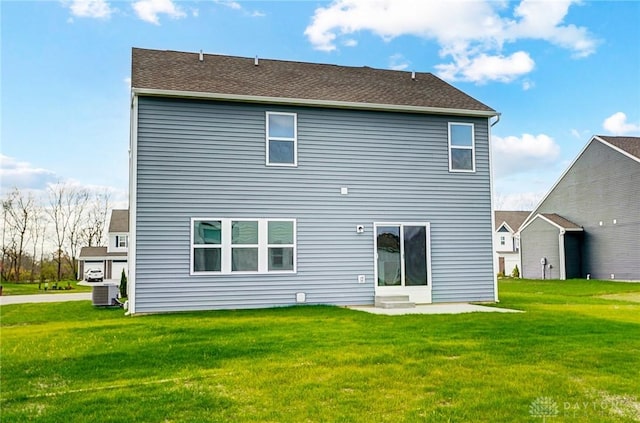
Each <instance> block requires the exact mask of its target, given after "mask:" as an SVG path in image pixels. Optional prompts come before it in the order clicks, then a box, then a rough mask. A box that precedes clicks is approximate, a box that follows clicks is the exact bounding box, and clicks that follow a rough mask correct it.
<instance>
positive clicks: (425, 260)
mask: <svg viewBox="0 0 640 423" xmlns="http://www.w3.org/2000/svg"><path fill="white" fill-rule="evenodd" d="M374 227H375V237H376V238H375V254H376V295H409V296H410V297H412V299H411V300H412V301H415V302H431V283H430V282H429V273H430V271H429V269H430V263H429V255H430V254H429V245H430V242H429V237H430V234H429V229H430V226H429V223H376V224H374Z"/></svg>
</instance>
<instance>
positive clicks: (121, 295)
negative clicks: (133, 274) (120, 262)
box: [120, 269, 127, 298]
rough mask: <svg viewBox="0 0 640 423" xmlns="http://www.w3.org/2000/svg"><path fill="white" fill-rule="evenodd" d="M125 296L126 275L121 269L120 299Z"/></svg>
mask: <svg viewBox="0 0 640 423" xmlns="http://www.w3.org/2000/svg"><path fill="white" fill-rule="evenodd" d="M126 296H127V275H126V274H125V273H124V269H122V274H120V298H124V297H126Z"/></svg>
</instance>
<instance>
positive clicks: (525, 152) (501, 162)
mask: <svg viewBox="0 0 640 423" xmlns="http://www.w3.org/2000/svg"><path fill="white" fill-rule="evenodd" d="M491 141H492V142H491V144H492V146H491V148H492V155H491V161H492V165H493V171H494V174H495V175H496V177H501V176H505V175H513V174H516V173H522V172H528V171H532V170H541V169H544V168H548V167H550V166H552V165H554V164H555V163H556V161H557V160H558V157H559V156H560V146H558V144H557V143H556V142H555V141H554V140H553V138H551V137H549V136H548V135H545V134H540V135H531V134H523V135H522V136H521V137H520V138H518V137H515V136H509V137H505V138H501V137H497V136H494V137H492V140H491Z"/></svg>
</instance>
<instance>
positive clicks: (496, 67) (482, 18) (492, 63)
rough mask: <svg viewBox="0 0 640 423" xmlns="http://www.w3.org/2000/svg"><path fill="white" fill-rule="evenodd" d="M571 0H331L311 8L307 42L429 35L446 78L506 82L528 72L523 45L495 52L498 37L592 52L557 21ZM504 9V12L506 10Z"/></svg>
mask: <svg viewBox="0 0 640 423" xmlns="http://www.w3.org/2000/svg"><path fill="white" fill-rule="evenodd" d="M573 3H575V1H574V0H553V1H543V2H539V1H530V0H523V1H522V2H521V3H520V4H519V5H518V6H517V7H515V8H514V9H510V8H509V7H508V6H509V5H510V3H508V2H496V1H491V0H478V1H447V2H443V1H441V2H436V1H424V0H375V1H374V0H334V1H333V2H332V3H331V4H329V5H328V6H326V7H319V8H317V9H316V10H315V13H314V15H313V17H312V19H311V23H310V24H309V25H308V26H307V28H306V30H305V32H304V33H305V35H306V36H307V38H308V39H309V41H310V42H311V44H313V46H314V47H315V48H316V49H318V50H322V51H327V52H330V51H333V50H335V49H336V48H337V47H336V44H337V43H338V42H339V40H340V39H341V38H344V37H348V36H350V35H352V34H355V33H358V32H361V31H369V32H372V33H374V34H376V35H378V36H379V37H381V38H382V39H384V40H386V41H390V40H392V39H393V38H395V37H398V36H401V35H413V36H416V37H420V38H423V39H432V40H435V41H436V42H437V43H438V44H439V45H440V47H441V49H440V56H441V57H443V58H445V57H450V58H451V59H452V62H450V63H443V64H440V65H438V66H437V69H439V70H440V72H441V76H442V77H444V78H445V79H449V80H464V81H472V82H486V81H489V80H495V81H502V82H510V81H513V80H514V79H517V78H518V77H520V76H522V75H524V74H527V73H529V72H531V71H532V70H533V68H534V61H533V59H532V58H531V56H530V54H529V53H528V52H526V51H517V52H515V53H510V54H509V53H507V54H505V53H503V48H504V46H505V44H513V43H515V42H517V41H520V40H527V39H529V40H543V41H546V42H549V43H551V44H554V45H557V46H559V47H561V48H564V49H568V50H570V51H571V52H572V53H573V55H574V56H577V57H584V56H588V55H589V54H591V53H593V52H594V51H595V47H596V44H597V43H596V41H595V40H594V39H593V38H592V36H591V35H590V34H589V32H588V30H587V29H586V28H583V27H576V26H575V25H571V24H569V25H565V24H564V23H563V22H564V20H565V18H566V16H567V14H568V11H569V7H570V6H571V5H572V4H573ZM509 13H511V14H510V15H509Z"/></svg>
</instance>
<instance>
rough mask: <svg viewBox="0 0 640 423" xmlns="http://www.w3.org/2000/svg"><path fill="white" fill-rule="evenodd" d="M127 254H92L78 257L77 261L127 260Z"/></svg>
mask: <svg viewBox="0 0 640 423" xmlns="http://www.w3.org/2000/svg"><path fill="white" fill-rule="evenodd" d="M127 259H128V257H127V256H93V257H79V258H78V261H85V262H86V261H114V260H124V261H127Z"/></svg>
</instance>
